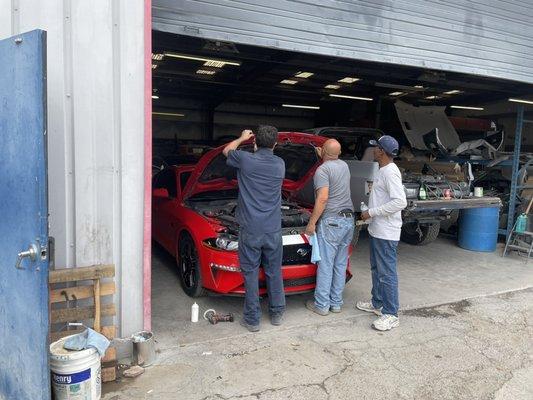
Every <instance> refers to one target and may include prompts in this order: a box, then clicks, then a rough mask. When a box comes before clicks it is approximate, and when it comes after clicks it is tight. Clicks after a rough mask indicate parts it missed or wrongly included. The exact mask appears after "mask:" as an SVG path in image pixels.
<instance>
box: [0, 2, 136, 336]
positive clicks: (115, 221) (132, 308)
mask: <svg viewBox="0 0 533 400" xmlns="http://www.w3.org/2000/svg"><path fill="white" fill-rule="evenodd" d="M35 28H40V29H44V30H46V31H47V42H48V43H47V56H48V132H49V134H48V139H49V143H48V150H49V154H48V174H49V205H50V235H51V236H53V237H54V238H55V241H56V242H55V244H56V253H55V258H56V266H57V267H78V266H87V265H93V264H102V263H114V264H115V265H116V267H117V277H116V281H117V283H118V285H117V286H118V288H119V293H118V294H117V296H116V299H115V302H116V303H117V305H118V309H119V310H120V315H119V323H120V325H121V327H122V334H129V333H131V332H132V331H134V330H138V329H142V325H143V320H142V319H143V312H142V287H143V286H142V250H143V247H142V244H143V243H142V241H143V230H142V228H143V190H144V185H143V179H144V178H143V177H144V170H143V157H144V152H143V138H144V127H143V124H144V97H143V95H144V78H143V74H144V60H143V57H144V44H143V38H144V36H143V35H144V1H143V0H134V1H131V0H130V1H127V0H117V1H108V0H92V1H71V0H64V1H57V0H40V1H34V0H33V1H32V0H0V38H5V37H9V36H12V35H15V34H17V33H20V32H25V31H29V30H32V29H35ZM123 299H127V301H122V300H123Z"/></svg>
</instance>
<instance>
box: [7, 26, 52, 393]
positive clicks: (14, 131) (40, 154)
mask: <svg viewBox="0 0 533 400" xmlns="http://www.w3.org/2000/svg"><path fill="white" fill-rule="evenodd" d="M45 62H46V33H45V32H43V31H40V30H35V31H31V32H28V33H25V34H22V35H17V36H14V37H11V38H9V39H4V40H1V41H0V360H1V361H0V399H2V400H3V399H17V400H37V399H44V400H47V399H50V373H49V369H48V256H47V244H48V206H47V182H46V69H45Z"/></svg>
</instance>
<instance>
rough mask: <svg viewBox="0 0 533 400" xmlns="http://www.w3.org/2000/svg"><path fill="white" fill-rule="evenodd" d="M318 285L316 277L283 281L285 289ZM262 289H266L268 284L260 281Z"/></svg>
mask: <svg viewBox="0 0 533 400" xmlns="http://www.w3.org/2000/svg"><path fill="white" fill-rule="evenodd" d="M315 283H316V277H314V276H308V277H305V278H296V279H285V280H283V287H297V286H304V285H314V284H315ZM259 287H260V288H266V282H265V281H260V282H259Z"/></svg>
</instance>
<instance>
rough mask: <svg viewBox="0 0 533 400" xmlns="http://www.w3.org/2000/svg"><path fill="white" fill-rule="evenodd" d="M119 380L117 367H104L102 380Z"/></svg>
mask: <svg viewBox="0 0 533 400" xmlns="http://www.w3.org/2000/svg"><path fill="white" fill-rule="evenodd" d="M115 380H117V367H107V368H102V382H113V381H115Z"/></svg>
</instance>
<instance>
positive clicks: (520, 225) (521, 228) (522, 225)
mask: <svg viewBox="0 0 533 400" xmlns="http://www.w3.org/2000/svg"><path fill="white" fill-rule="evenodd" d="M526 225H527V215H526V214H524V213H522V214H520V215H519V216H518V218H517V219H516V227H515V232H518V233H524V232H525V231H526Z"/></svg>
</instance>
